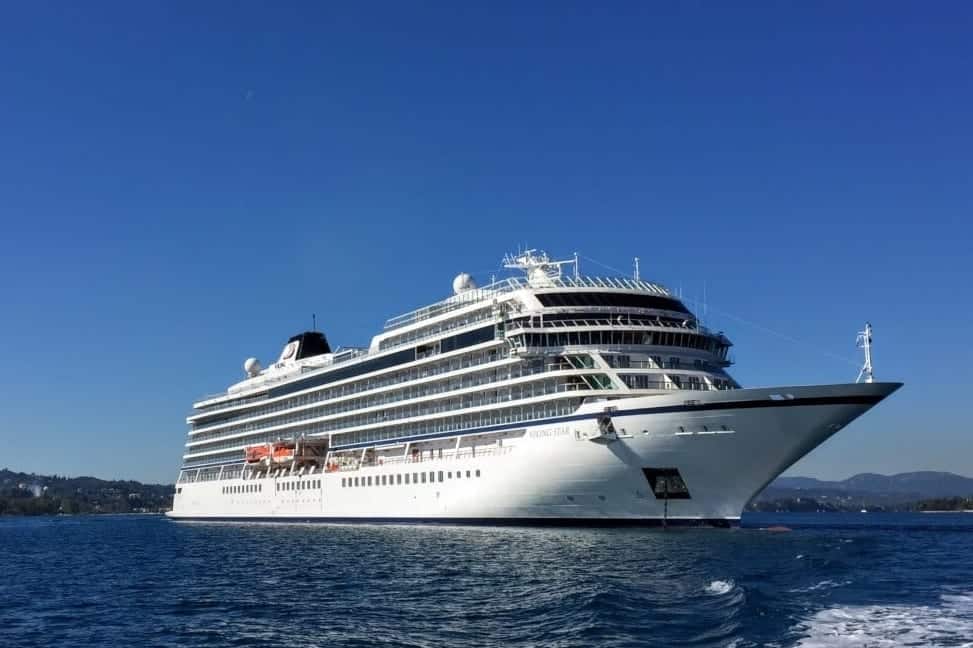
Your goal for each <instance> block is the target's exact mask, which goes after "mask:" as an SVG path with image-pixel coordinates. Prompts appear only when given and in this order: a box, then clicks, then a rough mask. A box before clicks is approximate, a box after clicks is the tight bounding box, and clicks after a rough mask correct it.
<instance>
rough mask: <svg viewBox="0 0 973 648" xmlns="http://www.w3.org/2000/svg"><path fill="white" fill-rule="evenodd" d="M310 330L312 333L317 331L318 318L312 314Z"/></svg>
mask: <svg viewBox="0 0 973 648" xmlns="http://www.w3.org/2000/svg"><path fill="white" fill-rule="evenodd" d="M311 330H312V331H317V330H318V316H317V315H315V314H314V313H311Z"/></svg>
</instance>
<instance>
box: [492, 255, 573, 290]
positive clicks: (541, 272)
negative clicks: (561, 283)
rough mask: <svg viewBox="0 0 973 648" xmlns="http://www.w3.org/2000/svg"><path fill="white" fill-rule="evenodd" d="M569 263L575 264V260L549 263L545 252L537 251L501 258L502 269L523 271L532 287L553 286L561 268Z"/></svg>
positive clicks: (559, 275)
mask: <svg viewBox="0 0 973 648" xmlns="http://www.w3.org/2000/svg"><path fill="white" fill-rule="evenodd" d="M571 263H573V264H577V260H576V259H568V260H566V261H551V258H550V257H549V256H547V252H543V251H538V250H524V251H523V252H521V253H519V254H518V255H517V256H513V255H511V254H507V255H506V256H504V257H503V267H504V268H510V269H512V270H523V271H524V272H525V273H527V282H528V283H529V284H530V285H531V286H534V287H541V286H553V285H554V281H553V280H554V279H560V278H561V266H564V265H568V264H571ZM575 268H577V265H575Z"/></svg>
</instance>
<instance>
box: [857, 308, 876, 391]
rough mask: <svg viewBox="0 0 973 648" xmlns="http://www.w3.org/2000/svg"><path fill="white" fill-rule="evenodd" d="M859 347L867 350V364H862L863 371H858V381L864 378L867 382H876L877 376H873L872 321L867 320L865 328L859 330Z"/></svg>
mask: <svg viewBox="0 0 973 648" xmlns="http://www.w3.org/2000/svg"><path fill="white" fill-rule="evenodd" d="M856 343H857V345H858V348H859V349H863V350H864V351H865V364H863V365H862V368H861V371H859V372H858V380H856V381H855V382H856V383H860V382H861V381H862V378H864V379H865V382H867V383H870V382H874V380H875V378H874V376H872V324H871V322H865V330H864V331H859V332H858V339H857V340H856Z"/></svg>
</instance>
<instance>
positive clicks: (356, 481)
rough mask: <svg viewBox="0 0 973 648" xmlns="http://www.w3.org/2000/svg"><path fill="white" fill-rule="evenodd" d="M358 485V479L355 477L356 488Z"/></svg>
mask: <svg viewBox="0 0 973 648" xmlns="http://www.w3.org/2000/svg"><path fill="white" fill-rule="evenodd" d="M357 485H358V478H357V477H355V486H357Z"/></svg>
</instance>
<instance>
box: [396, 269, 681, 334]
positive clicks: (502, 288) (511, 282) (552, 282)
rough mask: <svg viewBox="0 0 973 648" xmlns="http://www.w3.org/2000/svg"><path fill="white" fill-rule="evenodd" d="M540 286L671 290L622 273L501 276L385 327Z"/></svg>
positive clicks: (665, 292)
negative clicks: (537, 279)
mask: <svg viewBox="0 0 973 648" xmlns="http://www.w3.org/2000/svg"><path fill="white" fill-rule="evenodd" d="M528 288H530V289H541V288H545V289H546V288H587V289H592V288H594V289H597V290H633V291H639V292H647V293H650V294H653V295H658V296H659V297H672V294H671V293H670V292H669V291H668V290H666V289H665V288H664V287H662V286H660V285H659V284H656V283H652V282H650V281H644V280H642V279H627V278H622V277H587V276H578V277H571V276H562V277H550V278H548V280H547V281H546V282H544V283H543V284H538V283H535V282H532V281H530V280H529V279H524V278H521V277H509V278H507V279H501V280H500V281H495V282H494V283H492V284H490V285H488V286H484V287H483V288H473V289H471V290H467V291H464V292H461V293H459V294H458V295H453V296H452V297H449V298H448V299H444V300H442V301H440V302H436V303H435V304H431V305H429V306H423V307H422V308H418V309H416V310H414V311H412V312H410V313H405V314H404V315H399V316H397V317H393V318H391V319H389V320H387V321H386V322H385V329H384V330H385V331H391V330H394V329H398V328H402V327H405V326H408V325H410V324H415V323H417V322H421V321H423V320H427V319H431V318H433V317H436V316H438V315H443V314H444V313H448V312H450V311H453V310H457V309H459V308H463V307H465V306H469V305H470V304H475V303H478V302H481V301H486V300H488V299H492V298H494V297H497V296H498V295H503V294H506V293H510V292H514V291H516V290H523V289H528Z"/></svg>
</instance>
